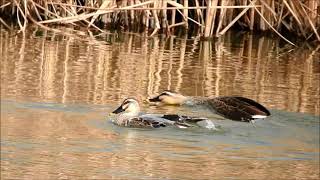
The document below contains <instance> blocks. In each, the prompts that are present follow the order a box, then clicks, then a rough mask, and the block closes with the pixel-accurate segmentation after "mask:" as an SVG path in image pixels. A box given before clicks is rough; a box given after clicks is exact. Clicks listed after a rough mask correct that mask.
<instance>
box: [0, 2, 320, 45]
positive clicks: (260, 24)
mask: <svg viewBox="0 0 320 180" xmlns="http://www.w3.org/2000/svg"><path fill="white" fill-rule="evenodd" d="M319 5H320V3H319V2H318V1H316V0H308V1H304V2H301V1H298V0H293V1H287V0H281V1H280V0H253V1H251V0H248V1H247V0H244V1H241V2H239V1H229V0H211V1H204V0H183V1H182V0H180V1H168V0H158V1H155V0H149V1H148V0H141V1H140V0H136V1H133V0H105V1H102V2H101V1H96V0H89V1H81V0H78V1H76V0H71V1H69V2H68V3H62V2H60V1H55V2H47V1H44V0H21V1H9V0H5V1H3V4H2V5H0V15H1V18H0V21H1V24H2V25H4V26H5V27H6V28H10V26H9V25H8V24H10V23H12V22H16V23H17V24H18V25H19V27H20V30H21V31H22V32H23V31H24V30H25V29H26V27H27V26H28V25H29V24H37V25H39V26H41V27H49V26H50V25H52V24H55V25H56V24H62V25H66V24H67V25H72V26H80V27H88V29H91V30H97V31H100V32H104V31H105V29H129V30H136V31H144V30H148V35H149V36H154V35H156V34H158V33H165V34H172V33H174V31H175V28H176V27H179V26H182V27H184V28H185V29H186V30H188V31H196V33H198V34H199V35H200V36H201V37H203V38H213V37H219V36H222V35H224V34H225V33H226V32H227V31H228V30H229V29H230V28H231V27H238V28H241V29H245V30H248V31H258V32H261V31H263V32H265V31H267V32H269V31H270V32H271V31H272V32H273V33H275V34H277V35H278V36H280V37H281V38H282V39H284V40H286V41H287V42H288V43H290V44H293V43H292V42H290V41H289V40H288V36H289V35H288V34H287V33H288V32H290V34H294V35H295V36H298V37H301V38H303V39H305V40H310V41H313V40H316V41H320V36H319V27H320V16H319V13H318V11H319V10H320V8H319ZM284 32H285V33H284ZM286 36H287V37H286Z"/></svg>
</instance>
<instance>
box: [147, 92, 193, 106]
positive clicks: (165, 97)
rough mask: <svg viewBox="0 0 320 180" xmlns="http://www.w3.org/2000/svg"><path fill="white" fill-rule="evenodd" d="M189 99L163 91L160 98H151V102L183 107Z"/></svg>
mask: <svg viewBox="0 0 320 180" xmlns="http://www.w3.org/2000/svg"><path fill="white" fill-rule="evenodd" d="M187 99H188V98H187V97H185V96H183V95H181V94H178V93H176V92H173V91H169V90H166V91H163V92H162V93H161V94H159V95H158V96H155V97H153V98H150V99H149V101H150V102H161V103H164V104H168V105H181V104H183V103H184V102H185V101H186V100H187Z"/></svg>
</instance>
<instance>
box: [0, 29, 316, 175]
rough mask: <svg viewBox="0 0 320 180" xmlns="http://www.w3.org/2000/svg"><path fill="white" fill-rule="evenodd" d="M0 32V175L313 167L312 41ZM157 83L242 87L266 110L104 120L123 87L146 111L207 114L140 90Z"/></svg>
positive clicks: (200, 92) (209, 91)
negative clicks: (245, 116)
mask: <svg viewBox="0 0 320 180" xmlns="http://www.w3.org/2000/svg"><path fill="white" fill-rule="evenodd" d="M65 31H70V29H65ZM0 34H1V36H0V37H1V46H0V54H1V179H15V178H18V179H21V178H23V179H29V178H31V177H36V178H37V179H59V178H63V179H65V178H71V179H79V178H81V179H87V178H90V179H101V178H103V179H110V178H115V179H249V178H250V179H294V178H298V179H304V178H305V179H317V178H319V114H320V113H319V111H320V110H319V109H320V107H319V101H320V100H319V96H318V95H319V93H320V89H319V78H320V63H319V59H320V58H319V57H320V55H319V48H320V47H310V46H308V45H305V44H302V45H301V47H291V46H288V45H285V44H281V43H280V42H279V41H278V40H277V39H271V38H268V37H259V36H252V35H249V34H243V33H229V34H227V35H226V36H225V37H223V38H220V39H215V40H214V41H200V40H199V38H198V37H192V38H189V39H187V38H186V37H174V36H171V37H168V38H166V37H162V36H158V37H152V38H145V37H144V35H138V34H129V33H127V34H116V33H114V34H112V33H111V34H105V35H97V36H95V37H93V36H91V37H90V36H83V35H81V34H80V33H79V34H75V36H74V37H70V36H63V35H59V34H55V33H52V32H49V31H44V30H41V29H30V30H29V31H28V32H27V33H26V35H25V36H23V35H21V34H19V35H15V34H14V32H8V31H6V30H4V29H1V33H0ZM165 89H171V90H175V91H179V92H181V93H182V94H185V95H193V96H223V95H240V96H245V97H249V98H252V99H255V100H256V101H258V102H260V103H262V104H263V105H265V106H266V107H268V108H270V110H271V113H272V116H271V117H270V118H267V119H266V120H263V121H258V122H256V123H255V124H249V123H241V122H235V121H227V120H214V123H215V124H216V125H217V126H218V130H217V131H213V130H206V129H200V128H192V129H187V130H181V129H176V128H171V127H169V128H163V129H155V130H149V129H135V128H123V127H118V126H116V125H113V124H112V123H111V122H110V121H107V116H108V113H109V112H111V111H112V110H114V109H115V108H116V107H117V106H118V105H119V103H120V102H121V101H122V100H123V99H124V98H127V97H136V98H138V99H139V100H140V102H141V105H142V110H143V111H145V112H150V113H179V114H188V115H195V116H197V115H205V116H208V117H211V118H213V117H214V115H212V114H208V112H207V111H206V110H203V109H190V108H183V107H167V106H162V107H156V106H150V105H148V104H147V103H146V102H144V100H145V99H147V97H150V96H152V95H155V94H157V93H159V92H161V91H162V90H165ZM213 119H214V118H213Z"/></svg>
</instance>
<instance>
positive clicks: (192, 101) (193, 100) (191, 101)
mask: <svg viewBox="0 0 320 180" xmlns="http://www.w3.org/2000/svg"><path fill="white" fill-rule="evenodd" d="M205 103H206V101H205V99H202V98H200V97H187V99H186V100H185V102H184V103H183V104H185V105H190V106H192V105H203V104H205Z"/></svg>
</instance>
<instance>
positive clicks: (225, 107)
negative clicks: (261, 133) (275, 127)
mask: <svg viewBox="0 0 320 180" xmlns="http://www.w3.org/2000/svg"><path fill="white" fill-rule="evenodd" d="M208 104H209V106H211V107H212V108H213V110H214V111H215V112H217V113H218V114H220V115H221V116H223V117H225V118H228V119H231V120H235V121H245V122H250V121H252V120H254V119H260V118H265V117H267V116H269V115H270V112H269V111H268V109H267V108H265V107H264V106H262V105H261V104H259V103H258V102H256V101H254V100H252V99H248V98H245V97H239V96H224V97H216V98H212V99H210V100H209V101H208Z"/></svg>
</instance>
